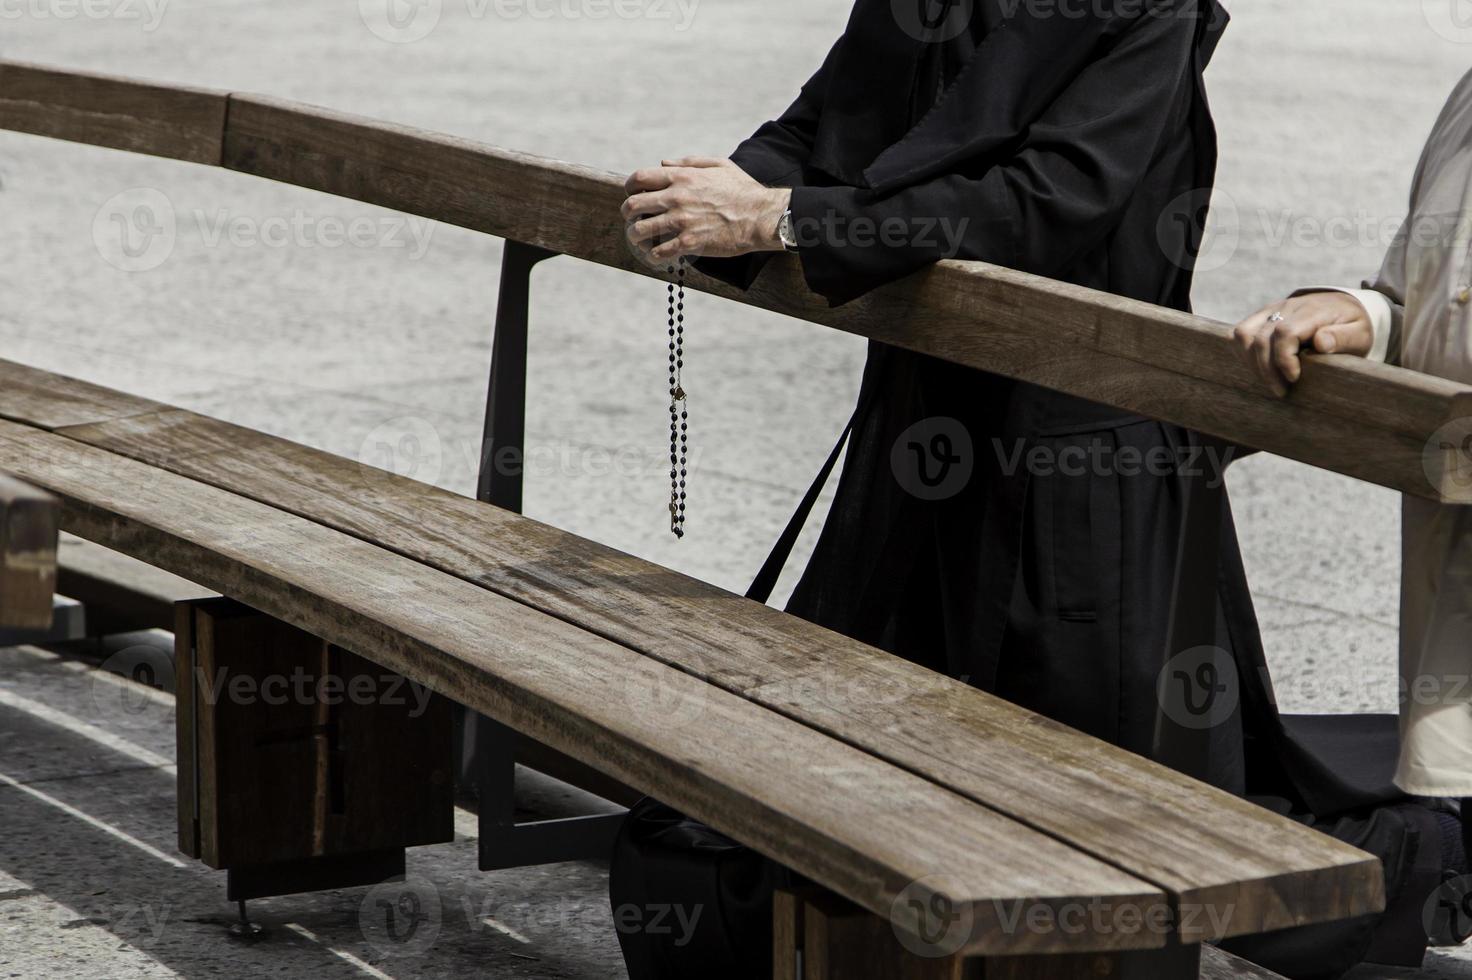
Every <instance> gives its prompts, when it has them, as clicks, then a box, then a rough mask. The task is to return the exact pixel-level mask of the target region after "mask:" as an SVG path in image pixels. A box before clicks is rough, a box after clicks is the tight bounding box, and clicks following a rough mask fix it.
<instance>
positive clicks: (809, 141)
mask: <svg viewBox="0 0 1472 980" xmlns="http://www.w3.org/2000/svg"><path fill="white" fill-rule="evenodd" d="M842 47H843V38H841V37H840V38H839V39H838V41H837V43H835V44H834V45H833V47H832V49H831V50H829V52H828V57H827V58H825V59H824V60H823V64H822V66H821V67H819V68H818V70H817V72H815V73H814V74H813V77H812V78H810V79H808V81H807V84H805V85H803V87H802V91H801V92H799V93H798V96H797V99H796V101H794V102H793V103H792V105H791V106H789V107H788V108H787V111H786V112H784V113H782V115H781V116H779V117H778V118H776V119H773V120H771V121H770V122H767V123H763V124H762V126H761V128H760V129H758V130H757V131H756V132H755V133H753V134H752V135H751V136H750V137H748V138H747V139H746V140H744V141H743V142H742V144H741V145H740V146H738V147H737V148H736V149H735V150H734V151H733V152H732V153H731V162H732V163H734V164H736V165H737V166H738V167H740V168H741V169H742V170H744V171H746V172H747V174H749V175H750V176H751V177H752V178H754V179H755V180H756V181H758V182H759V183H762V184H765V185H767V186H768V187H798V186H801V184H802V182H803V168H804V167H805V166H806V164H807V161H808V157H810V156H811V155H812V152H813V140H814V139H815V138H816V136H817V132H818V120H819V117H820V116H821V115H822V112H823V103H824V101H825V98H826V94H827V91H828V80H829V79H830V78H831V77H832V75H833V65H834V62H835V61H837V60H838V57H839V52H840V50H841V49H842ZM774 254H776V253H774V252H756V253H753V254H750V255H738V256H735V257H734V258H723V259H715V258H705V259H699V260H697V262H696V268H698V269H699V270H700V271H701V272H703V273H705V274H706V275H708V276H713V277H714V278H716V279H720V280H721V281H722V282H727V283H730V284H732V285H734V286H737V287H739V288H741V289H749V288H750V287H751V284H752V283H753V282H755V281H756V277H757V276H758V275H759V274H760V273H761V271H762V268H763V267H764V266H765V265H766V264H767V261H768V260H769V259H770V258H771V257H772V256H773V255H774Z"/></svg>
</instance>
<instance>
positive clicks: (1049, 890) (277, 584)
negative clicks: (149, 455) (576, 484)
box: [0, 422, 1168, 955]
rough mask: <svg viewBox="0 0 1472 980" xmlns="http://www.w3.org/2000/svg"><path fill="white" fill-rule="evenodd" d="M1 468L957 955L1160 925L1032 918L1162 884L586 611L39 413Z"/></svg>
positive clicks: (1046, 945) (1125, 944)
mask: <svg viewBox="0 0 1472 980" xmlns="http://www.w3.org/2000/svg"><path fill="white" fill-rule="evenodd" d="M0 467H4V468H6V469H9V470H10V471H12V472H14V473H16V474H17V475H18V476H20V477H22V478H24V479H26V480H28V481H31V482H33V483H35V484H37V485H38V486H41V487H44V488H46V489H48V490H50V491H51V492H53V493H54V494H56V495H57V496H58V497H60V498H61V499H62V502H63V523H64V526H65V528H66V529H67V530H68V531H70V532H72V533H75V534H79V535H81V536H83V537H86V538H88V539H89V540H93V541H96V542H98V543H99V544H103V545H106V546H107V547H109V548H113V549H115V550H118V551H121V552H124V553H126V554H129V555H132V556H134V557H136V558H140V559H142V560H144V561H147V562H149V563H150V564H153V565H157V566H159V567H161V568H164V569H167V570H170V571H173V572H175V573H176V574H181V575H184V576H186V577H188V578H189V579H190V580H191V581H196V582H199V583H201V584H202V585H205V586H207V587H210V588H214V589H217V590H218V591H220V592H221V593H223V594H226V595H229V596H231V597H232V598H236V599H238V600H240V601H242V602H245V603H247V604H249V605H251V606H253V607H255V608H257V609H259V610H261V611H263V612H265V613H268V614H269V615H272V616H275V617H277V618H279V619H282V620H284V621H286V622H289V623H292V624H294V625H296V626H299V627H301V628H302V629H305V630H308V631H310V632H312V633H314V634H315V635H318V636H321V637H323V638H324V639H326V640H328V641H329V642H332V643H336V644H338V645H340V646H343V647H344V648H346V649H349V650H352V651H354V652H356V653H358V654H359V655H361V656H364V657H367V658H369V659H371V660H373V661H374V662H376V663H379V664H381V665H382V666H385V667H388V668H390V669H392V670H395V671H398V672H399V673H402V674H404V675H406V676H407V677H409V678H411V679H413V680H416V681H419V682H421V683H424V684H426V685H428V686H429V687H431V688H432V689H434V690H436V691H438V692H440V693H442V694H445V695H447V696H449V697H452V698H454V699H456V700H458V701H461V702H463V703H465V704H467V705H469V706H471V707H473V708H475V709H476V710H479V711H482V712H485V713H486V714H488V715H490V716H491V717H493V718H496V719H497V720H499V721H502V722H503V723H505V724H508V725H510V726H511V727H513V728H515V729H517V730H518V731H520V732H523V733H525V734H526V735H529V736H531V737H533V738H535V739H537V740H539V741H542V742H545V743H546V744H548V745H551V746H553V747H554V748H557V749H559V750H561V751H563V752H566V753H567V754H569V755H571V756H573V757H574V758H577V759H579V760H580V761H582V762H585V763H588V764H589V765H593V766H595V767H597V768H598V769H600V770H603V771H605V772H608V773H609V774H611V775H613V776H615V777H617V778H619V779H621V780H624V781H626V782H628V783H629V784H630V785H632V786H635V787H637V788H639V789H641V790H643V791H645V792H649V793H652V794H656V795H658V796H659V797H660V798H662V799H665V800H668V801H669V802H670V803H671V804H673V805H675V806H678V807H681V808H682V809H684V810H685V811H687V812H689V813H690V814H692V815H693V816H695V817H697V818H698V819H701V820H703V821H706V822H708V823H709V824H711V825H712V826H714V827H716V828H718V829H720V830H722V831H724V832H726V833H728V834H730V835H732V836H734V837H736V838H738V839H740V840H743V841H746V842H748V843H750V844H751V845H752V846H754V847H755V848H757V849H758V850H759V851H761V852H763V853H765V854H767V855H769V856H771V857H772V858H774V859H776V860H778V861H781V862H783V863H784V864H786V865H788V866H789V867H792V868H795V869H796V870H798V871H799V872H800V873H802V874H804V875H807V876H809V877H811V878H812V879H814V880H815V881H817V882H819V883H821V884H822V885H824V886H825V887H827V888H830V889H832V890H833V891H835V892H837V893H838V894H840V895H843V896H844V897H846V898H848V899H850V900H851V901H854V902H856V903H857V904H859V905H861V906H863V907H865V908H867V909H869V910H870V911H873V912H875V913H877V914H880V915H884V916H890V915H891V914H892V913H894V914H896V915H898V916H900V919H901V921H905V917H909V921H914V917H915V916H916V914H917V912H916V911H915V909H916V907H918V908H927V907H929V905H928V898H929V893H930V890H931V889H933V888H934V889H938V890H940V891H941V893H943V894H944V895H946V896H947V897H948V898H949V899H951V900H952V901H954V902H955V903H956V904H957V907H958V908H959V909H961V910H963V911H964V912H965V914H967V915H969V916H971V918H972V921H974V923H975V924H976V928H975V929H974V930H972V932H971V933H970V941H969V942H968V943H967V944H966V946H965V947H964V949H965V951H966V952H970V953H975V954H986V955H991V954H995V953H1001V952H1008V953H1039V952H1052V951H1061V950H1070V949H1127V948H1155V947H1158V946H1160V945H1161V944H1163V943H1164V941H1165V935H1164V933H1163V932H1162V931H1160V930H1155V929H1148V928H1137V929H1125V928H1121V929H1116V930H1109V931H1103V932H1094V931H1084V932H1080V931H1077V930H1070V929H1068V928H1066V926H1063V927H1059V928H1053V929H1036V928H1030V927H1028V923H1029V919H1028V918H1027V916H1026V914H1025V913H1026V912H1027V911H1028V910H1030V909H1034V908H1037V909H1043V910H1048V909H1052V910H1061V909H1063V908H1064V907H1072V906H1074V905H1077V904H1080V903H1086V904H1087V905H1088V906H1089V907H1092V906H1093V905H1095V904H1099V905H1102V906H1103V907H1104V908H1105V909H1109V910H1117V912H1118V913H1119V914H1120V915H1122V916H1124V917H1125V919H1126V921H1130V922H1134V921H1144V922H1157V923H1158V922H1160V921H1162V916H1168V908H1167V906H1166V904H1165V903H1166V899H1165V896H1164V895H1163V893H1162V892H1161V891H1160V890H1159V889H1158V888H1156V887H1154V886H1152V885H1150V884H1148V883H1146V882H1144V881H1141V880H1140V879H1138V878H1136V877H1134V876H1132V875H1129V874H1127V873H1125V872H1123V871H1121V870H1119V869H1117V868H1115V867H1112V866H1110V865H1108V864H1105V863H1104V862H1102V861H1099V860H1097V859H1094V858H1092V857H1089V856H1088V855H1085V854H1083V853H1080V852H1079V851H1077V850H1075V849H1074V848H1071V847H1069V846H1067V845H1065V844H1063V843H1060V842H1059V841H1056V840H1054V839H1052V838H1051V837H1048V836H1046V835H1044V834H1042V833H1039V832H1037V831H1035V830H1032V829H1030V828H1028V827H1026V826H1023V825H1021V824H1019V823H1017V822H1015V821H1013V820H1012V819H1010V818H1008V817H1006V816H1004V815H1001V814H998V813H996V812H994V811H992V810H990V809H988V808H986V807H983V806H980V805H978V804H976V803H975V802H973V801H970V800H967V799H965V798H963V797H961V796H959V795H957V794H955V793H952V792H950V791H949V790H946V789H945V788H944V787H941V786H938V785H936V784H934V783H932V782H930V781H928V780H925V779H923V778H921V777H919V776H915V775H913V774H911V773H907V772H905V771H904V770H902V769H899V768H898V767H896V766H893V765H890V764H889V763H886V762H884V761H883V760H881V759H878V758H876V757H874V756H872V755H870V754H868V753H866V752H863V751H861V750H858V749H855V748H853V747H852V746H849V745H846V744H844V743H842V742H841V741H839V740H837V739H833V738H831V737H828V736H826V735H823V734H821V733H819V732H816V731H814V730H812V729H810V728H807V727H805V726H803V725H801V724H800V723H798V722H795V721H793V720H791V719H789V718H786V717H783V716H782V715H779V714H777V713H776V712H773V711H770V710H767V709H765V708H762V707H760V706H758V705H756V704H753V703H752V702H750V701H747V700H745V699H743V698H741V697H738V696H736V695H733V694H730V693H727V692H725V691H721V690H719V689H718V688H716V687H713V686H712V685H710V684H707V683H705V682H704V681H702V680H700V679H698V678H695V677H692V676H690V675H688V674H686V673H684V672H682V671H679V670H676V669H673V668H671V667H668V666H665V665H664V664H661V663H659V662H658V661H656V660H654V659H653V658H650V657H647V656H644V655H642V654H640V653H637V652H635V651H633V650H629V649H628V648H626V647H623V646H621V645H619V644H617V643H614V642H612V641H611V640H607V639H604V638H601V637H599V636H596V635H594V634H593V633H590V632H588V631H586V630H584V629H582V628H581V627H578V626H576V625H573V624H570V623H567V622H564V621H562V620H560V619H557V618H555V617H552V616H548V615H546V614H544V613H542V612H539V611H537V610H534V609H532V608H530V607H528V606H526V605H523V604H521V603H518V602H514V601H512V600H509V599H506V598H504V597H502V596H500V595H497V594H495V593H493V592H491V591H489V590H486V589H483V588H481V587H479V586H477V585H474V584H472V583H470V582H466V581H464V580H462V579H460V578H457V577H454V576H452V575H449V574H446V573H444V572H440V571H436V570H434V569H432V568H428V567H426V566H424V565H422V564H420V563H418V562H416V561H414V560H412V559H409V558H405V557H402V556H400V555H397V554H394V553H392V552H390V551H386V550H384V549H382V548H378V547H375V546H373V545H371V544H369V543H367V542H365V541H362V540H359V539H358V538H355V537H352V536H350V535H346V534H343V533H340V532H338V531H335V530H332V529H329V528H326V527H324V526H322V525H320V524H316V523H313V522H311V521H308V520H305V519H303V518H300V517H297V516H295V515H292V514H289V513H286V512H284V511H280V510H276V509H274V508H271V507H268V506H266V505H264V504H261V503H258V502H255V501H252V500H248V499H246V498H244V497H240V496H236V495H234V494H231V493H228V492H225V491H223V490H220V489H217V488H214V487H211V486H208V485H206V484H203V483H200V482H197V481H193V480H189V479H186V478H184V477H181V476H176V475H174V474H171V473H167V472H165V471H163V470H160V469H158V468H155V467H152V466H149V465H147V464H145V463H141V462H137V461H134V460H130V459H126V458H124V457H122V456H118V455H115V454H112V453H109V452H106V451H104V450H101V449H97V448H94V447H91V446H87V445H84V444H82V443H80V442H77V441H75V440H72V439H68V438H65V437H64V436H60V435H57V434H54V433H48V432H45V431H44V430H40V429H35V428H29V427H26V426H22V425H18V424H15V423H11V422H0ZM103 476H105V479H101V478H100V477H103ZM936 876H940V877H938V878H937V877H936ZM917 883H918V884H917ZM932 883H934V884H932ZM907 889H909V890H908V891H907ZM909 898H914V899H916V902H917V904H916V905H915V906H912V905H911V903H910V902H909V901H908V899H909ZM900 899H905V900H901V901H897V900H900ZM1019 912H1021V913H1023V917H1022V918H1021V919H1018V918H1016V916H1017V915H1018V913H1019ZM1135 916H1143V917H1145V918H1144V919H1143V920H1137V919H1135V918H1134V917H1135ZM1057 921H1058V922H1059V923H1066V921H1067V920H1064V919H1062V918H1061V917H1060V918H1059V919H1058V920H1057ZM1019 923H1021V925H1019Z"/></svg>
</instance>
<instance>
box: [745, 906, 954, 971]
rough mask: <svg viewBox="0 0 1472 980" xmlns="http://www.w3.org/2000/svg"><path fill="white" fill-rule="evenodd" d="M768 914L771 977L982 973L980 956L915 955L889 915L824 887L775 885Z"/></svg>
mask: <svg viewBox="0 0 1472 980" xmlns="http://www.w3.org/2000/svg"><path fill="white" fill-rule="evenodd" d="M772 915H773V921H772V925H773V943H772V946H773V961H772V976H773V978H774V980H981V977H982V973H981V969H982V961H980V960H967V959H964V958H962V957H960V956H943V957H935V956H922V955H918V954H916V953H914V952H912V951H911V950H909V949H907V948H906V947H905V945H904V944H903V943H901V941H900V939H899V937H898V936H897V935H896V933H895V929H894V926H893V925H891V924H890V923H889V922H888V921H886V920H885V919H883V918H881V917H880V916H877V915H874V914H873V913H872V912H868V911H866V910H864V909H862V908H860V907H859V906H857V905H854V904H853V903H852V902H848V901H846V900H844V899H842V898H839V897H838V896H836V895H833V894H832V893H830V892H825V891H823V890H822V889H816V888H814V889H801V890H798V891H779V892H778V893H777V894H776V896H775V897H774V903H773V911H772Z"/></svg>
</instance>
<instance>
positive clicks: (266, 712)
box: [175, 598, 454, 890]
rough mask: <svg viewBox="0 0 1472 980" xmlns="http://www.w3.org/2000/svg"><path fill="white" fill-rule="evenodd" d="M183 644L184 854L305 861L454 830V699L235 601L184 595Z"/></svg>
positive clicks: (437, 837) (227, 863)
mask: <svg viewBox="0 0 1472 980" xmlns="http://www.w3.org/2000/svg"><path fill="white" fill-rule="evenodd" d="M175 642H176V651H175V655H176V658H177V671H176V684H177V688H178V691H177V693H178V738H179V846H180V849H181V850H183V851H184V852H185V853H187V854H190V855H192V856H194V857H198V858H200V859H201V860H203V861H204V862H205V863H206V864H208V865H209V866H211V867H214V868H228V869H232V870H235V869H260V868H263V867H269V866H281V867H282V868H288V869H299V868H300V866H301V862H303V861H308V860H310V859H325V858H333V857H340V856H343V855H352V854H369V853H372V852H384V851H387V850H391V849H395V848H398V849H402V848H404V847H410V846H414V845H419V844H435V843H442V842H445V841H450V840H453V839H454V796H453V792H454V790H453V781H452V779H451V761H450V747H451V745H450V716H449V705H448V702H446V701H444V700H443V699H442V698H440V697H438V696H436V695H434V694H432V693H431V692H430V691H429V690H428V689H426V688H423V687H420V686H417V685H411V684H409V683H408V682H407V681H406V680H405V679H404V678H403V677H401V676H400V675H398V674H395V673H393V672H391V671H388V670H385V669H383V668H380V667H377V666H375V665H374V664H372V663H369V662H368V661H366V660H363V659H362V658H360V657H357V656H355V655H353V654H352V653H349V652H348V651H346V650H343V649H341V648H339V647H336V646H333V645H331V644H329V643H326V642H325V641H323V640H321V639H319V638H318V637H315V636H313V635H311V634H310V633H307V632H305V631H303V630H300V629H297V628H295V627H293V626H290V625H288V624H286V623H283V622H280V621H279V620H276V619H273V618H271V617H269V616H266V615H264V614H262V613H259V612H256V611H255V610H253V609H250V608H248V607H246V606H243V605H241V604H239V603H236V602H233V601H231V600H228V599H218V598H217V599H204V600H196V601H189V602H181V603H180V604H179V605H178V607H177V620H176V626H175ZM256 877H257V878H259V877H260V876H259V875H256ZM287 877H290V878H292V880H294V881H295V880H299V879H300V878H301V875H300V874H299V873H298V871H293V874H292V875H289V876H287ZM324 887H326V886H324ZM257 890H258V889H257ZM292 890H299V889H292Z"/></svg>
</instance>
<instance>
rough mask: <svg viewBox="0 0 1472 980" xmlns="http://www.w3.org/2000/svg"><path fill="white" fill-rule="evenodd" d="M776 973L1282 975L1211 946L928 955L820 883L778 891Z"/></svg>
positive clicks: (833, 978)
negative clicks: (911, 948)
mask: <svg viewBox="0 0 1472 980" xmlns="http://www.w3.org/2000/svg"><path fill="white" fill-rule="evenodd" d="M772 925H773V936H772V939H773V942H772V950H773V958H772V978H773V980H1198V978H1200V980H1215V978H1226V977H1234V978H1237V977H1252V978H1254V980H1282V978H1280V977H1278V976H1277V975H1276V974H1274V973H1270V972H1268V971H1266V970H1263V969H1262V968H1261V967H1256V966H1252V965H1251V964H1248V963H1245V962H1243V961H1242V960H1239V959H1237V958H1236V957H1233V956H1231V955H1229V954H1227V953H1224V952H1222V951H1221V950H1219V949H1217V948H1215V947H1213V946H1200V945H1195V946H1169V947H1166V948H1164V949H1153V950H1136V951H1129V952H1116V953H1076V954H1074V953H1063V954H1038V955H1034V956H996V957H989V958H984V959H976V958H973V959H967V958H964V957H961V956H950V957H925V956H920V955H917V954H915V953H912V952H910V951H909V950H907V949H906V948H905V947H904V945H903V944H902V943H901V942H900V940H899V939H898V938H897V937H896V935H895V932H894V929H893V927H892V926H891V925H890V923H889V922H887V921H886V920H885V919H883V918H882V917H880V916H877V915H874V914H873V913H871V912H868V911H866V910H864V909H861V908H859V907H858V906H856V905H854V904H852V903H850V902H847V901H845V900H843V899H841V898H838V897H837V896H835V895H833V894H832V893H830V892H827V891H824V890H823V889H821V888H803V889H795V890H790V891H778V892H777V894H776V896H775V899H774V902H773V922H772Z"/></svg>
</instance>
